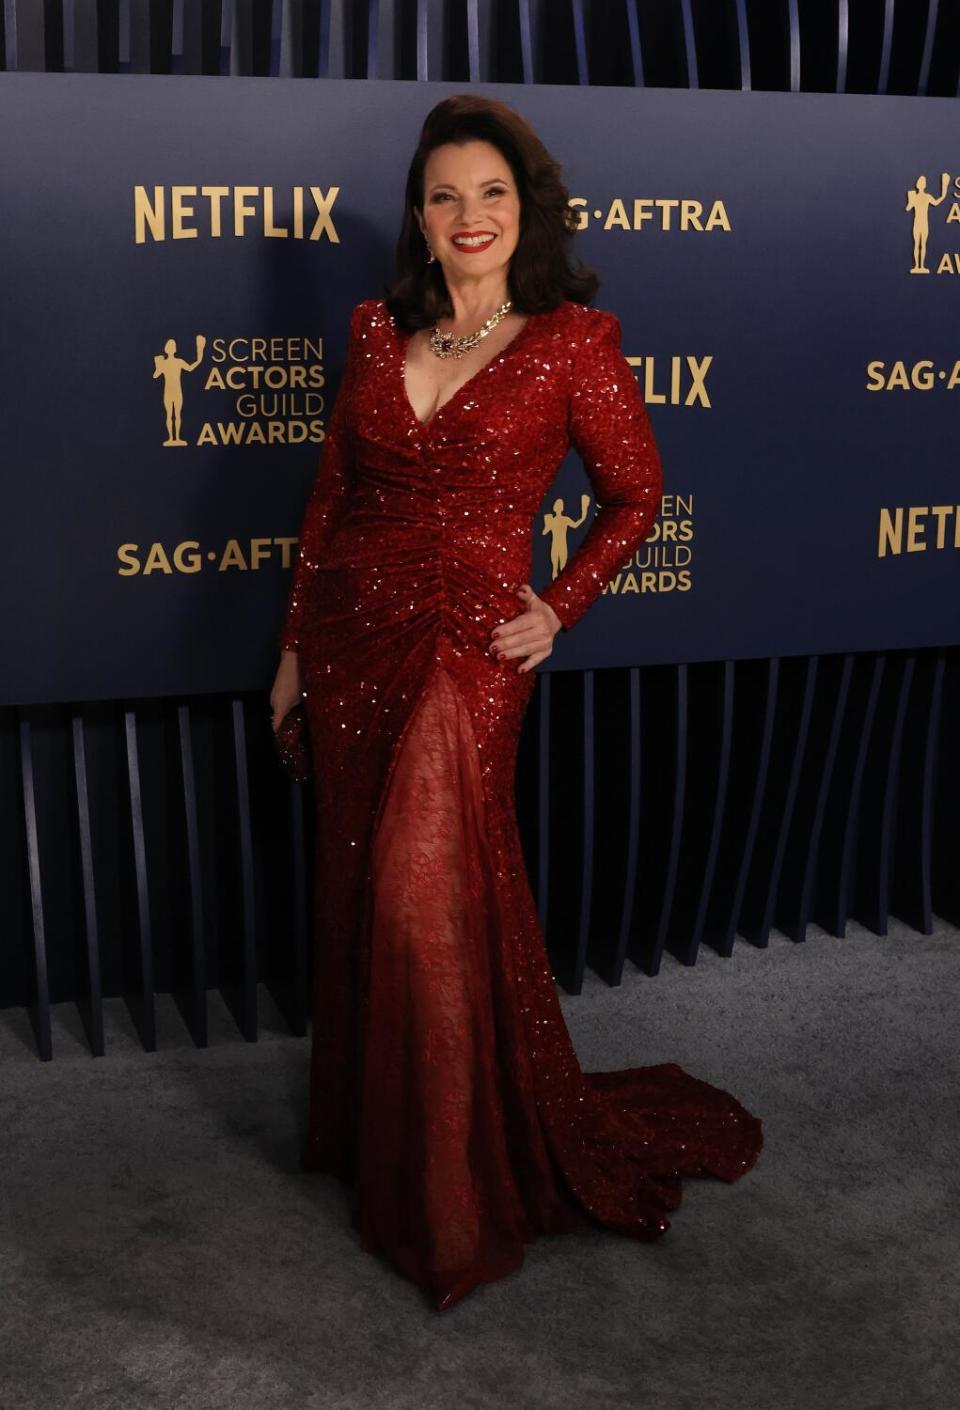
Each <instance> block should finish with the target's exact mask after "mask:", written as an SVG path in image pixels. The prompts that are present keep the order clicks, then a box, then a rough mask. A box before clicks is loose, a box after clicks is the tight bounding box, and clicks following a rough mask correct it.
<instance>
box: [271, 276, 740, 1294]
mask: <svg viewBox="0 0 960 1410" xmlns="http://www.w3.org/2000/svg"><path fill="white" fill-rule="evenodd" d="M406 343H407V337H406V335H404V334H402V333H401V332H400V330H399V329H398V328H397V326H396V324H395V323H394V321H393V319H392V318H391V316H390V314H389V313H388V311H387V308H386V305H385V303H384V301H383V300H379V299H368V300H366V301H364V302H363V303H360V304H358V305H357V307H356V308H355V309H354V311H353V314H352V316H351V323H350V340H349V346H348V351H347V360H346V365H345V368H344V376H343V380H342V382H341V386H340V390H339V392H338V395H337V398H336V402H335V405H334V409H333V413H332V416H331V418H330V421H329V425H328V428H327V429H328V434H327V439H326V441H325V443H324V447H323V450H322V453H321V462H320V466H319V470H318V473H317V477H316V481H315V484H314V487H313V490H312V493H311V495H310V498H309V501H308V503H307V507H306V511H305V516H304V522H303V527H302V532H301V538H300V548H299V552H298V558H297V562H296V565H295V568H294V574H293V580H292V583H291V588H290V596H289V599H288V604H287V610H286V615H285V618H284V622H283V626H282V630H281V633H280V644H281V646H283V647H288V648H292V649H295V650H298V651H299V653H300V662H301V668H302V671H303V677H304V685H305V689H306V692H307V702H306V703H307V710H308V717H309V724H310V741H311V748H312V751H313V755H314V760H315V771H316V781H315V793H316V804H317V853H316V885H315V910H316V914H315V925H316V955H315V968H314V977H315V987H314V994H313V1032H312V1050H311V1063H310V1097H309V1112H308V1129H307V1134H306V1139H305V1144H304V1147H303V1149H302V1152H301V1163H302V1165H303V1167H304V1168H306V1169H310V1170H327V1171H332V1172H336V1173H337V1174H338V1175H340V1176H341V1177H342V1178H343V1179H344V1180H346V1181H347V1182H348V1184H349V1187H350V1189H351V1191H352V1193H351V1200H352V1218H353V1224H354V1227H355V1229H356V1230H357V1231H358V1234H359V1237H360V1240H361V1243H362V1245H363V1247H365V1248H367V1249H369V1250H372V1251H375V1252H377V1253H379V1254H380V1255H382V1256H383V1257H384V1258H386V1259H387V1260H389V1262H390V1263H391V1264H392V1265H393V1266H394V1268H396V1269H397V1270H398V1271H399V1272H400V1273H402V1274H403V1275H405V1276H406V1277H408V1278H410V1279H413V1280H414V1281H415V1282H417V1283H418V1284H420V1286H421V1287H422V1288H423V1289H424V1290H425V1291H426V1293H427V1295H428V1296H429V1298H430V1299H431V1301H432V1302H433V1304H434V1305H435V1306H437V1307H438V1308H443V1307H447V1306H450V1305H452V1303H453V1302H455V1301H456V1300H457V1299H458V1298H459V1297H461V1296H462V1295H463V1294H464V1293H466V1292H468V1291H470V1289H471V1288H473V1287H475V1286H476V1285H477V1284H478V1283H481V1282H484V1281H490V1280H493V1279H495V1278H499V1277H501V1276H503V1275H504V1274H506V1273H509V1272H510V1271H511V1270H512V1269H516V1268H517V1267H519V1265H520V1264H521V1263H522V1261H523V1249H524V1243H525V1242H528V1241H530V1240H532V1239H534V1238H535V1237H536V1236H537V1235H539V1234H543V1233H547V1232H554V1233H555V1232H559V1231H565V1230H570V1229H573V1228H574V1227H575V1226H576V1225H577V1224H578V1223H580V1222H583V1221H586V1220H588V1219H592V1220H595V1221H597V1222H599V1223H601V1224H604V1225H607V1226H609V1227H610V1228H612V1229H617V1230H620V1231H621V1232H623V1233H625V1234H629V1235H633V1236H634V1237H636V1238H639V1239H653V1238H655V1237H657V1236H658V1235H660V1234H662V1233H663V1232H664V1231H665V1230H666V1229H668V1228H669V1227H670V1221H669V1219H667V1218H666V1215H665V1211H666V1210H671V1209H675V1208H676V1207H677V1206H678V1204H679V1203H680V1198H681V1192H680V1182H681V1177H682V1176H693V1175H712V1176H716V1177H719V1178H721V1179H724V1180H735V1179H737V1178H738V1177H739V1176H741V1175H743V1174H744V1173H745V1172H746V1171H747V1170H748V1169H749V1168H750V1167H751V1166H752V1165H753V1163H754V1161H755V1160H756V1158H757V1156H758V1154H759V1151H760V1148H761V1144H762V1135H761V1122H760V1120H759V1119H757V1118H756V1117H754V1116H752V1115H751V1114H750V1113H749V1112H748V1111H746V1110H745V1109H744V1107H742V1106H741V1105H740V1104H739V1103H738V1102H737V1101H736V1099H735V1098H734V1097H732V1096H731V1095H729V1094H728V1093H726V1092H724V1091H723V1090H721V1089H719V1088H717V1087H713V1086H710V1085H709V1084H707V1083H706V1082H703V1081H700V1080H699V1079H697V1078H695V1077H692V1076H690V1075H689V1074H687V1073H686V1072H685V1071H684V1070H683V1069H682V1068H681V1067H679V1066H678V1065H677V1064H676V1063H673V1062H663V1063H658V1064H655V1065H653V1066H647V1067H634V1068H630V1069H627V1070H625V1071H619V1072H590V1073H585V1072H582V1071H581V1068H580V1064H579V1062H578V1060H577V1056H576V1053H575V1051H574V1048H573V1046H572V1043H571V1040H570V1037H569V1035H568V1032H567V1029H566V1026H565V1023H564V1019H563V1014H562V1010H561V1008H560V1004H559V1001H558V996H557V992H556V986H555V983H554V979H553V976H552V973H551V969H550V964H549V962H548V959H547V954H546V950H545V948H544V942H543V937H542V934H541V931H540V929H539V924H538V918H537V913H536V909H535V905H534V901H533V897H532V894H531V891H530V887H529V883H528V878H527V874H526V871H525V866H524V859H523V855H522V853H521V846H520V838H519V833H518V830H517V820H516V812H515V799H514V772H515V762H516V750H517V741H518V736H519V733H520V726H521V721H522V717H523V714H524V711H525V709H526V707H527V703H528V701H529V699H530V695H531V692H532V691H533V689H534V672H533V671H526V672H518V671H517V665H518V662H519V660H520V659H521V658H517V657H512V658H506V659H504V660H503V661H499V662H498V661H497V659H496V658H495V656H494V655H492V654H491V651H490V633H491V631H492V629H493V627H494V626H495V625H496V624H497V623H499V622H504V621H507V620H508V619H510V618H513V617H515V616H517V615H518V613H519V612H520V611H521V610H522V607H521V602H520V599H519V598H518V597H517V596H516V588H517V586H518V585H519V584H521V583H523V582H527V581H529V580H530V575H531V542H532V526H533V519H534V516H535V515H536V513H537V511H538V509H539V506H540V504H541V502H542V500H543V498H544V495H545V494H546V492H547V491H548V489H549V487H550V484H551V482H552V480H553V478H554V475H555V473H556V471H557V468H558V466H559V465H560V462H561V461H562V460H563V458H564V456H565V455H566V453H567V451H568V449H569V447H570V445H571V444H573V445H574V446H575V447H576V448H577V450H578V451H579V453H580V454H581V456H582V457H583V462H584V466H585V469H586V471H587V473H588V475H589V477H590V480H591V482H592V485H593V488H594V491H595V497H596V500H597V502H598V505H599V506H600V507H599V508H598V510H597V512H596V514H595V516H594V518H593V521H592V523H591V524H590V527H589V529H588V531H587V533H586V534H585V536H584V538H583V540H582V542H581V544H580V546H579V548H578V549H577V551H576V552H575V553H573V554H572V555H571V557H570V559H569V561H568V562H567V564H566V566H565V567H564V568H563V569H562V570H561V571H560V573H559V574H558V576H557V577H556V579H555V580H554V581H553V582H551V583H550V584H549V586H547V587H546V588H545V589H544V590H543V591H541V592H540V593H539V596H540V597H542V598H544V599H545V600H546V601H548V602H549V603H550V604H551V606H552V607H553V608H554V610H555V611H556V613H557V615H558V617H559V618H560V620H561V622H562V623H563V627H564V629H567V628H569V627H571V626H572V625H573V624H574V623H575V622H576V621H577V620H578V618H579V617H581V616H582V614H583V613H584V612H585V611H586V609H587V607H588V606H589V605H590V604H591V602H593V600H594V599H595V598H596V597H598V596H599V595H600V593H601V591H602V589H603V585H604V583H605V582H606V581H607V580H608V579H609V578H610V577H611V576H612V575H613V574H614V573H615V571H616V569H617V567H618V565H619V564H621V563H622V562H623V561H625V560H626V559H627V558H628V557H629V556H630V555H631V554H632V553H633V551H634V550H635V549H636V548H637V546H638V545H639V544H640V542H641V541H642V540H643V539H644V538H645V536H646V535H647V533H648V532H649V531H650V529H651V527H652V525H653V523H654V519H655V516H656V513H657V510H658V507H659V502H660V495H661V490H662V474H661V468H660V461H659V456H658V453H657V449H656V445H655V442H654V438H653V435H652V432H651V429H650V424H649V421H648V418H647V412H646V408H645V406H644V403H643V399H642V396H641V393H640V390H639V388H638V386H637V382H636V379H635V377H634V374H633V372H632V371H631V368H630V365H629V364H628V363H627V361H626V359H625V357H624V355H623V353H622V351H621V345H620V324H619V322H618V320H617V319H616V317H615V316H614V315H613V314H611V313H608V312H604V311H600V310H597V309H591V308H588V307H585V306H583V305H580V304H576V303H571V302H564V303H563V304H561V306H560V307H559V308H558V309H556V310H555V311H553V312H550V313H544V314H536V315H531V316H529V317H528V318H527V321H526V323H525V324H524V325H523V326H522V327H521V329H520V332H519V333H517V334H516V335H515V336H514V338H513V341H512V342H510V343H509V344H507V346H506V348H505V349H504V351H502V352H501V353H500V354H499V355H498V356H495V357H494V358H493V359H492V360H491V361H489V362H487V364H486V365H484V366H482V367H480V368H479V369H478V370H477V371H476V373H475V374H474V375H473V376H472V377H471V378H470V380H469V381H467V382H466V383H465V384H464V385H463V386H461V387H460V388H459V390H458V391H457V392H455V393H454V395H453V396H452V397H450V398H449V400H448V401H446V402H445V403H444V404H443V405H442V406H441V407H440V409H439V410H438V411H436V412H435V414H434V415H433V416H432V417H431V418H430V419H429V420H428V421H427V422H426V423H421V422H420V421H419V420H418V419H417V417H416V415H415V413H414V411H413V408H412V406H411V404H410V401H409V399H408V397H407V394H406V389H405V385H404V376H403V371H404V357H405V349H406Z"/></svg>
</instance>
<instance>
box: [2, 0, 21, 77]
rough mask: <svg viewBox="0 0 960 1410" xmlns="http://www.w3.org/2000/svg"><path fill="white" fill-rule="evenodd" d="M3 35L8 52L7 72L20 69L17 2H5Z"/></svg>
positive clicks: (14, 0)
mask: <svg viewBox="0 0 960 1410" xmlns="http://www.w3.org/2000/svg"><path fill="white" fill-rule="evenodd" d="M3 33H4V43H5V44H6V50H7V71H8V72H9V73H14V72H15V71H16V70H17V69H18V68H19V67H20V36H19V34H18V32H17V0H3Z"/></svg>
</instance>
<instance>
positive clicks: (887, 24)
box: [877, 0, 893, 93]
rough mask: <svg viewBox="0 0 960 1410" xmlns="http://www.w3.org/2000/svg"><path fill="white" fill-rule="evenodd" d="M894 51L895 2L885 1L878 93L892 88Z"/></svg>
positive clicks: (891, 0)
mask: <svg viewBox="0 0 960 1410" xmlns="http://www.w3.org/2000/svg"><path fill="white" fill-rule="evenodd" d="M892 51H893V0H884V6H883V40H882V42H881V45H880V68H879V70H878V72H877V92H878V93H886V92H887V90H888V89H889V87H890V55H891V53H892Z"/></svg>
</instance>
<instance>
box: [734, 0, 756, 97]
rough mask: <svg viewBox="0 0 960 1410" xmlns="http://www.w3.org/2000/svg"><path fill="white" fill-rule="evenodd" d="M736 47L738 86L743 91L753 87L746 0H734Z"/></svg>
mask: <svg viewBox="0 0 960 1410" xmlns="http://www.w3.org/2000/svg"><path fill="white" fill-rule="evenodd" d="M736 6H737V48H738V50H739V54H740V88H741V90H742V91H743V92H744V93H747V92H749V90H750V89H751V88H752V87H753V79H752V77H751V72H750V27H749V25H748V24H747V0H736Z"/></svg>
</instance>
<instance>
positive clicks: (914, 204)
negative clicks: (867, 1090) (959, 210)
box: [904, 171, 950, 274]
mask: <svg viewBox="0 0 960 1410" xmlns="http://www.w3.org/2000/svg"><path fill="white" fill-rule="evenodd" d="M949 185H950V173H949V172H948V171H944V172H941V174H940V195H939V196H931V194H930V192H929V191H928V190H927V178H926V177H925V176H918V177H917V184H916V186H914V187H913V188H912V189H911V190H909V191H908V192H907V204H906V205H905V206H904V210H905V211H913V268H912V269H911V271H910V273H911V274H929V273H930V270H929V269H928V268H927V266H926V258H927V236H928V235H929V234H930V207H931V206H939V205H940V204H941V202H943V201H945V200H946V199H947V189H948V188H949Z"/></svg>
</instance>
